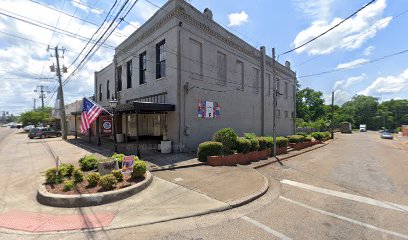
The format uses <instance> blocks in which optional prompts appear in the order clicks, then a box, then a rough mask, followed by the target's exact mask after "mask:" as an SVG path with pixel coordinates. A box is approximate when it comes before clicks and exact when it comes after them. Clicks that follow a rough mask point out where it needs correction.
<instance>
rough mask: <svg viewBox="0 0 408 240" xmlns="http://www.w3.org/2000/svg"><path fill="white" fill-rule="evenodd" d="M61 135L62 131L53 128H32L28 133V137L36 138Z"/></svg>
mask: <svg viewBox="0 0 408 240" xmlns="http://www.w3.org/2000/svg"><path fill="white" fill-rule="evenodd" d="M61 135H62V133H61V132H60V131H57V130H55V129H52V128H48V127H46V128H32V129H30V132H29V133H28V137H29V138H30V139H33V138H35V137H38V138H47V137H51V136H54V137H60V136H61Z"/></svg>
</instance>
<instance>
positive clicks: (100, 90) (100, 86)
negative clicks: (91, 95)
mask: <svg viewBox="0 0 408 240" xmlns="http://www.w3.org/2000/svg"><path fill="white" fill-rule="evenodd" d="M99 101H102V84H99Z"/></svg>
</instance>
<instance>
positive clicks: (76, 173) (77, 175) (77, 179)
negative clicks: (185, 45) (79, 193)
mask: <svg viewBox="0 0 408 240" xmlns="http://www.w3.org/2000/svg"><path fill="white" fill-rule="evenodd" d="M72 177H73V178H74V182H75V183H80V182H82V181H84V174H83V173H82V171H81V169H79V168H77V169H75V170H74V172H73V173H72Z"/></svg>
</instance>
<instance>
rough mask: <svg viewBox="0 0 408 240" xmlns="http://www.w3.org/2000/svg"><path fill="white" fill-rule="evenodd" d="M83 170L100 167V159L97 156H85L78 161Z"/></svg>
mask: <svg viewBox="0 0 408 240" xmlns="http://www.w3.org/2000/svg"><path fill="white" fill-rule="evenodd" d="M78 163H79V167H80V168H81V170H82V171H90V170H94V169H97V168H98V163H99V161H98V159H97V158H96V157H95V156H92V155H90V156H84V157H83V158H81V159H79V161H78Z"/></svg>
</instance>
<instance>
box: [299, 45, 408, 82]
mask: <svg viewBox="0 0 408 240" xmlns="http://www.w3.org/2000/svg"><path fill="white" fill-rule="evenodd" d="M407 52H408V49H406V50H402V51H399V52H396V53H392V54H389V55H385V56H382V57H380V58H376V59H373V60H370V61H368V62H362V63H358V64H354V65H352V66H350V67H357V66H362V65H366V64H369V63H374V62H379V61H382V60H384V59H387V58H390V57H394V56H398V55H401V54H404V53H407ZM350 67H343V68H336V69H333V70H327V71H323V72H319V73H313V74H308V75H303V76H299V77H298V78H306V77H314V76H320V75H324V74H328V73H332V72H338V71H342V70H346V69H350Z"/></svg>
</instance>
